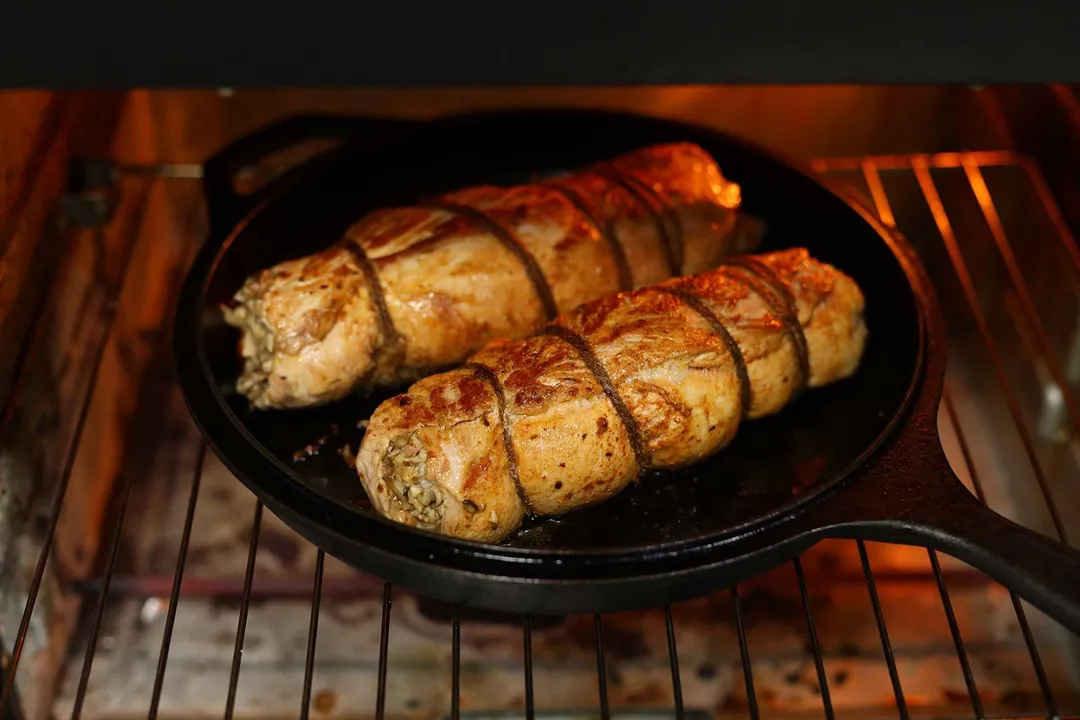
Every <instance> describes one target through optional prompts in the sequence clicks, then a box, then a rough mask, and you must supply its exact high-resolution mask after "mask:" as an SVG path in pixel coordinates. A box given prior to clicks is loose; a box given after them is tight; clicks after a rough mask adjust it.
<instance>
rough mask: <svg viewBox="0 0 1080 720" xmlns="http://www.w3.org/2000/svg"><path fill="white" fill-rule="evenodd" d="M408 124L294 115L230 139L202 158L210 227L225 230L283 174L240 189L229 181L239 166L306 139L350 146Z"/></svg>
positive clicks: (380, 138)
mask: <svg viewBox="0 0 1080 720" xmlns="http://www.w3.org/2000/svg"><path fill="white" fill-rule="evenodd" d="M412 124H413V122H412V121H409V120H398V119H393V118H376V117H362V116H347V115H296V116H293V117H289V118H285V119H284V120H280V121H278V122H276V123H274V124H272V125H268V126H266V127H264V128H262V129H260V130H257V131H255V132H253V133H251V134H250V135H246V136H244V137H242V138H240V139H239V140H236V141H235V142H233V143H232V144H230V145H227V146H226V147H225V148H223V149H222V150H221V151H219V152H218V153H216V154H214V155H213V156H212V157H210V158H209V159H208V160H206V162H204V163H203V192H204V194H205V195H206V207H207V215H208V218H209V221H210V228H211V232H229V231H230V230H231V229H232V227H233V226H234V225H236V223H238V222H239V221H240V220H242V219H243V218H244V216H245V215H247V214H248V212H250V211H251V209H252V208H254V207H255V206H256V205H257V204H258V203H259V202H260V201H261V200H262V199H263V198H264V197H266V196H267V195H269V194H270V192H271V190H272V188H274V187H275V186H277V185H278V184H279V183H281V182H282V181H283V179H284V176H281V177H277V178H275V179H273V180H271V181H270V182H268V183H267V184H266V185H264V186H263V187H261V188H259V189H257V190H255V191H254V192H252V193H249V194H245V193H241V192H239V191H238V190H237V188H236V183H235V180H236V177H237V174H238V173H239V172H240V171H242V170H244V169H245V168H249V167H252V166H256V165H258V164H259V163H260V162H261V161H265V160H267V159H268V158H270V157H271V156H273V155H275V154H276V153H279V152H281V151H284V150H287V149H289V148H291V147H294V146H297V145H299V144H300V143H303V142H306V141H310V140H336V141H338V145H339V146H340V145H346V144H348V145H350V146H354V145H356V144H358V143H359V142H361V141H369V142H371V143H378V142H382V141H384V140H385V139H386V138H387V137H388V136H390V135H393V134H395V133H396V132H397V131H400V130H402V129H404V128H406V127H409V126H411V125H412ZM304 165H305V163H301V164H300V166H299V167H301V168H302V167H304ZM292 170H293V169H290V170H289V171H288V172H289V173H291V172H292Z"/></svg>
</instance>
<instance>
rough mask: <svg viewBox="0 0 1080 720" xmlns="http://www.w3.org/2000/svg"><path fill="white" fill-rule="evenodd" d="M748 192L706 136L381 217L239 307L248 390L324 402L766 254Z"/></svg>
mask: <svg viewBox="0 0 1080 720" xmlns="http://www.w3.org/2000/svg"><path fill="white" fill-rule="evenodd" d="M739 205H740V189H739V186H738V185H737V184H735V183H732V182H729V181H727V180H725V179H724V177H723V176H722V175H721V173H720V169H719V168H718V167H717V165H716V163H715V161H714V160H713V159H712V158H711V157H709V155H708V154H707V153H706V152H705V151H704V150H702V149H701V148H699V147H697V146H696V145H691V144H686V143H678V144H669V145H659V146H654V147H649V148H646V149H643V150H639V151H636V152H633V153H629V154H627V155H624V156H621V157H618V158H616V159H614V160H612V161H608V162H604V163H599V164H597V165H594V166H591V167H589V168H586V169H583V170H580V171H578V172H575V173H573V174H570V175H568V176H565V177H562V178H559V179H555V180H548V181H543V182H539V183H537V184H534V185H526V186H519V187H511V188H498V187H475V188H470V189H466V190H462V191H459V192H454V193H450V194H448V195H444V196H442V197H439V198H437V199H435V200H429V201H424V202H420V203H418V204H417V205H416V206H413V207H398V208H390V209H384V210H378V211H375V212H372V213H370V214H368V215H366V216H365V217H363V218H362V219H361V220H360V221H359V222H357V223H356V224H355V225H354V226H352V227H351V228H350V229H349V230H348V231H347V233H346V237H345V238H344V240H343V241H342V242H341V243H338V244H336V245H335V246H333V247H331V248H329V249H327V250H325V251H323V252H320V253H317V254H315V255H310V256H307V257H302V258H299V259H296V260H289V261H286V262H283V263H280V264H278V265H276V266H274V267H271V268H269V269H267V270H263V271H261V272H259V273H256V274H255V275H253V276H251V277H249V278H248V279H247V281H246V282H245V283H244V284H243V286H242V287H241V288H240V289H239V291H238V292H237V293H236V295H235V297H234V299H233V302H232V303H231V304H230V306H229V307H227V308H224V314H225V319H226V321H227V322H228V323H229V324H231V325H234V326H236V327H237V328H239V329H240V331H241V337H240V343H239V344H240V353H241V355H242V356H243V359H244V367H243V371H242V374H241V375H240V377H239V379H238V381H237V390H238V391H239V392H241V393H242V394H244V395H246V396H247V397H248V398H249V399H250V401H251V403H252V405H253V406H255V407H257V408H294V407H305V406H313V405H319V404H323V403H326V402H330V401H333V400H337V399H339V398H342V397H344V396H345V395H347V394H349V393H351V392H353V391H354V390H357V389H364V388H371V387H375V386H381V385H393V384H396V383H400V382H403V381H411V380H415V379H416V378H418V377H422V376H423V375H425V374H428V373H430V372H432V371H435V370H437V369H444V368H446V367H452V366H455V365H457V364H459V363H461V362H462V361H463V360H464V359H465V358H466V357H468V355H470V354H471V353H473V352H475V351H476V350H478V349H480V348H481V347H483V346H484V345H485V344H486V343H487V342H489V341H491V340H493V339H496V338H518V337H524V336H526V335H528V334H529V333H531V332H533V331H534V330H536V329H537V328H539V327H540V326H541V325H543V324H544V323H545V322H547V321H549V320H551V319H552V318H553V317H554V316H555V315H556V314H558V313H559V312H564V311H566V310H569V309H571V308H573V307H576V306H577V305H579V304H581V303H583V302H586V301H588V300H592V299H594V298H598V297H602V296H604V295H607V294H610V293H614V292H617V291H620V290H629V289H632V288H636V287H642V286H645V285H650V284H653V283H656V282H659V281H661V280H664V279H666V278H669V277H673V276H679V275H686V274H692V273H695V272H699V271H701V270H704V269H707V268H711V267H715V266H716V265H717V264H719V263H720V262H721V261H722V260H724V259H725V258H726V257H728V256H731V255H734V254H738V253H740V252H748V251H751V250H752V249H753V248H754V247H755V246H756V244H757V240H758V236H759V234H760V231H761V228H760V225H759V224H758V223H754V222H753V221H749V220H748V221H747V222H738V221H739V217H738V215H739V213H738V208H739Z"/></svg>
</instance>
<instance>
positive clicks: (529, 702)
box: [521, 615, 536, 720]
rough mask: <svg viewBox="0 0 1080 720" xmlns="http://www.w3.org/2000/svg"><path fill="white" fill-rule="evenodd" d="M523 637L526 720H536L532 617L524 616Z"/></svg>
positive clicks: (522, 622) (522, 624) (522, 623)
mask: <svg viewBox="0 0 1080 720" xmlns="http://www.w3.org/2000/svg"><path fill="white" fill-rule="evenodd" d="M521 635H522V637H521V640H522V649H523V651H524V654H525V720H534V719H535V718H536V704H535V702H536V701H535V698H534V697H533V652H532V616H530V615H523V616H522V618H521Z"/></svg>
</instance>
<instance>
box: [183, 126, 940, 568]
mask: <svg viewBox="0 0 1080 720" xmlns="http://www.w3.org/2000/svg"><path fill="white" fill-rule="evenodd" d="M680 140H688V141H693V142H697V143H699V144H700V145H702V146H703V147H704V148H705V149H706V150H708V151H709V152H710V153H711V154H712V155H713V156H714V157H715V158H716V159H717V161H718V162H719V164H720V167H721V169H722V171H723V172H724V174H725V175H726V176H728V177H729V178H731V179H733V180H735V181H736V182H738V183H740V184H741V185H742V188H743V199H744V208H745V210H746V211H747V212H750V213H752V214H754V215H756V216H758V217H760V218H762V219H764V220H765V221H766V222H767V223H768V226H769V231H768V234H767V237H766V242H765V246H764V247H763V250H764V251H768V250H773V249H780V248H785V247H792V246H804V247H807V248H808V249H809V250H810V252H811V253H812V254H813V256H814V257H816V258H818V259H820V260H824V261H826V262H830V263H832V264H834V265H836V266H837V267H839V268H840V269H842V270H844V271H845V272H847V273H848V274H850V275H851V276H852V277H854V278H855V280H856V281H857V282H858V283H859V284H860V286H861V287H862V289H863V291H864V293H865V295H866V301H867V323H868V326H869V329H870V339H869V343H868V345H867V348H866V354H865V356H864V359H863V362H862V364H861V366H860V369H859V371H858V372H857V373H856V375H855V376H853V377H852V378H850V379H848V380H846V381H843V382H840V383H837V384H835V385H833V386H829V387H826V388H820V389H816V390H810V391H807V392H806V393H805V394H804V395H803V396H802V397H801V398H799V399H798V400H797V401H796V402H794V403H793V404H792V405H790V406H788V407H787V408H786V409H785V410H784V411H783V412H782V413H780V414H778V415H776V416H774V417H771V418H767V419H762V420H757V421H753V422H748V423H746V424H744V425H743V427H742V428H741V429H740V431H739V434H738V436H737V437H736V439H735V440H734V442H733V443H732V444H731V445H730V446H729V447H728V448H726V449H724V450H723V451H722V452H720V453H718V454H717V455H715V456H714V457H712V458H710V459H708V460H706V461H704V462H702V463H700V464H698V465H696V466H694V467H690V468H687V469H684V470H680V471H676V472H654V473H650V474H649V475H647V476H646V477H645V478H643V479H642V481H641V482H640V483H638V484H637V485H635V486H632V487H629V488H627V489H626V490H625V491H624V492H623V493H621V494H620V495H618V496H617V497H615V498H613V499H612V500H610V501H608V502H606V503H604V504H602V505H598V506H596V507H592V508H586V509H583V510H579V511H575V512H572V513H569V514H567V515H564V516H561V517H559V518H552V519H540V520H531V521H528V522H527V523H526V525H525V526H524V527H523V528H522V530H521V531H520V532H519V533H518V534H517V535H515V536H513V537H512V538H510V539H509V540H507V541H506V544H507V545H509V546H514V547H534V548H544V549H548V550H584V549H597V550H605V551H618V550H620V549H627V550H629V549H632V548H640V547H642V546H647V545H655V544H657V543H668V542H679V541H687V540H694V539H698V538H702V537H704V536H713V537H715V536H722V535H724V534H733V533H737V532H739V531H742V530H745V529H746V528H747V527H748V526H750V525H752V524H753V523H755V522H760V521H762V520H763V519H765V518H767V517H768V516H771V515H773V514H775V513H777V512H781V511H784V510H786V509H788V508H791V507H793V506H795V505H797V504H798V503H799V502H800V501H801V500H802V499H803V498H806V497H807V496H809V495H811V494H813V493H815V492H816V491H818V490H820V489H822V488H824V487H826V486H827V485H829V484H830V483H833V482H835V481H836V480H837V479H838V478H839V477H840V475H841V474H842V473H843V472H844V471H846V470H847V469H849V468H850V466H851V465H852V464H853V463H854V462H855V461H856V460H857V459H858V458H859V457H860V456H861V455H863V454H864V453H865V451H866V450H867V449H868V448H870V447H872V446H873V445H874V444H875V443H876V442H877V441H878V439H879V438H880V437H881V436H882V435H883V433H885V432H886V431H887V428H888V425H889V423H890V422H891V420H892V419H893V418H894V417H895V416H896V415H897V414H898V413H899V412H900V411H901V410H902V408H903V403H904V398H905V396H906V394H907V391H908V389H909V387H910V385H911V383H912V382H913V378H914V376H915V374H916V372H917V368H918V358H917V348H918V347H919V332H920V329H919V322H918V313H919V310H918V302H917V299H916V298H915V296H914V294H913V291H912V289H911V286H910V285H909V283H908V280H907V277H906V275H905V274H904V272H903V270H902V268H901V266H900V264H899V262H898V261H897V259H896V258H895V256H894V255H893V253H892V251H891V249H890V248H889V246H888V245H887V244H886V243H885V242H884V241H883V240H882V238H881V237H880V236H879V235H878V234H877V232H876V231H875V230H874V229H873V228H872V227H871V226H870V225H868V224H867V223H866V222H865V221H864V220H863V219H862V218H861V217H860V216H859V215H858V213H856V212H855V211H854V210H852V209H851V208H850V207H849V206H848V205H847V204H846V203H845V202H844V201H842V200H840V199H838V198H837V197H836V196H834V195H832V194H831V193H829V192H828V191H827V190H825V189H824V188H823V187H821V186H820V185H818V184H817V183H815V182H814V181H813V180H811V179H809V178H807V177H805V176H803V175H801V174H800V173H798V172H795V171H793V170H791V169H789V168H788V167H786V166H785V165H783V164H781V163H779V162H777V161H774V160H772V159H770V158H767V157H763V156H762V155H761V154H760V153H758V152H757V151H755V150H754V149H752V148H748V147H746V146H744V145H742V144H741V143H738V142H736V141H733V140H731V139H729V138H727V137H725V136H722V135H718V134H716V133H714V132H711V131H708V130H704V129H701V128H695V127H690V126H685V125H681V124H674V123H668V122H664V121H659V120H651V119H644V118H638V117H627V116H613V115H609V114H593V113H572V112H567V113H559V112H535V113H518V114H503V115H496V116H488V117H485V116H477V117H473V118H465V119H453V120H447V121H442V122H438V123H433V124H430V125H427V126H423V127H422V128H421V129H419V130H418V131H416V132H415V134H413V135H410V136H409V139H408V141H407V142H405V143H403V144H398V145H395V146H394V147H390V148H384V149H382V150H380V151H378V152H364V153H362V154H361V153H353V154H348V153H343V154H342V155H341V156H340V157H339V158H338V159H336V160H335V161H334V162H332V163H331V164H329V165H328V166H326V167H323V168H320V169H319V170H318V171H317V172H316V173H313V174H310V175H308V176H306V177H304V178H303V181H302V182H298V183H296V184H295V185H293V186H291V187H290V188H288V189H287V190H286V191H285V192H283V193H282V194H281V195H279V196H278V197H276V198H275V199H274V200H273V201H272V202H270V203H268V204H267V205H266V206H265V207H264V208H262V209H261V210H260V211H258V212H257V213H256V214H254V215H253V216H252V217H251V218H250V219H249V222H248V223H247V224H246V226H245V227H244V229H243V230H242V231H240V232H239V233H237V234H236V235H235V236H234V237H233V240H232V242H231V243H229V245H228V247H227V250H225V251H223V252H221V254H220V255H219V257H218V261H217V263H215V265H214V269H213V271H212V273H211V276H210V277H209V278H208V280H207V283H206V285H205V294H204V297H203V310H204V311H203V312H202V316H201V317H202V320H201V326H200V328H199V333H201V336H200V337H199V338H197V340H196V341H197V342H202V343H203V344H204V348H205V353H206V357H207V360H208V364H209V368H210V372H211V374H212V376H213V377H211V378H208V382H211V383H213V384H214V385H216V386H217V387H218V388H221V389H222V391H223V393H224V396H225V398H226V402H227V403H228V404H229V406H230V408H231V410H232V412H233V413H234V414H235V416H236V417H237V418H238V419H239V421H240V422H241V423H242V424H243V426H244V428H245V429H246V430H247V432H248V433H250V435H251V436H253V437H254V438H255V439H256V441H257V442H258V444H259V445H261V451H262V452H263V453H264V454H265V455H268V456H274V457H276V458H277V459H279V460H280V461H281V462H283V463H284V464H285V465H287V466H289V467H290V468H291V469H292V471H293V474H294V475H295V478H294V481H296V482H302V483H305V484H307V485H309V486H310V487H311V488H313V489H315V490H316V491H317V492H319V493H321V494H322V495H324V496H326V497H327V498H330V499H332V500H335V501H337V502H340V503H343V504H346V505H348V506H350V507H353V508H355V512H357V513H368V514H370V512H371V511H370V510H369V506H368V502H367V498H366V496H365V495H364V491H363V489H362V487H361V486H360V483H359V481H358V479H357V478H356V475H355V471H354V470H353V469H352V467H351V466H349V465H348V464H346V462H345V461H344V460H343V459H342V456H341V454H340V453H339V450H340V449H341V448H342V447H344V446H346V445H348V446H350V447H351V449H353V450H355V449H356V448H357V447H358V445H359V442H360V440H361V438H362V436H363V430H362V429H361V428H360V427H359V426H358V421H360V420H362V419H364V418H367V417H369V416H370V415H371V413H372V411H373V410H374V408H375V406H376V405H377V404H378V403H379V402H380V401H381V400H383V399H385V398H386V397H388V396H389V395H391V394H393V393H392V392H385V393H381V394H379V395H375V396H372V397H369V398H366V399H360V398H354V399H349V400H346V401H342V402H339V403H336V404H334V405H331V406H327V407H323V408H317V409H311V410H300V411H280V412H279V411H270V412H267V411H252V410H249V409H248V407H247V403H246V401H245V400H244V398H242V397H240V396H238V395H237V394H235V393H234V392H231V390H230V389H231V388H232V385H233V382H234V381H235V378H236V377H237V375H238V373H239V369H240V367H239V363H238V361H237V358H236V350H235V349H236V335H235V331H233V330H232V329H231V328H228V327H227V326H225V325H224V323H223V322H222V320H221V317H220V312H218V311H217V310H216V308H217V306H218V304H219V303H221V302H223V301H225V300H227V299H228V298H229V297H230V296H231V294H232V293H233V292H234V291H235V289H236V288H237V287H239V285H240V283H241V282H242V280H243V278H244V277H246V276H247V275H248V274H250V273H252V272H254V271H256V270H258V269H261V268H264V267H268V266H270V265H272V264H274V263H276V262H279V261H281V260H283V259H286V258H290V257H297V256H302V255H305V254H308V253H311V252H314V251H317V250H319V249H321V248H324V247H325V246H327V245H329V244H330V243H332V242H334V241H335V240H337V239H338V238H339V237H340V235H341V233H342V231H343V230H344V229H345V228H346V227H347V226H348V225H349V224H350V223H351V222H352V221H354V220H355V219H357V218H358V217H360V216H361V215H362V214H363V213H364V212H366V211H368V210H371V209H374V208H377V207H382V206H387V205H393V204H404V203H408V202H410V201H412V200H416V199H418V198H420V197H423V196H428V195H431V194H434V193H438V192H441V191H446V190H451V189H455V188H460V187H465V186H468V185H472V184H481V183H491V184H509V183H516V182H526V181H528V180H530V179H533V178H535V177H536V176H542V175H549V174H554V173H558V172H560V171H563V170H565V169H571V168H574V167H577V166H580V165H582V164H585V163H588V162H590V161H594V160H598V159H603V158H606V157H610V156H612V155H614V154H617V153H619V152H624V151H627V150H631V149H634V148H637V147H641V146H643V145H647V144H650V143H655V142H664V141H680ZM268 464H269V463H268ZM251 472H253V473H254V472H258V469H257V468H252V469H251ZM267 472H270V470H269V469H268V470H267Z"/></svg>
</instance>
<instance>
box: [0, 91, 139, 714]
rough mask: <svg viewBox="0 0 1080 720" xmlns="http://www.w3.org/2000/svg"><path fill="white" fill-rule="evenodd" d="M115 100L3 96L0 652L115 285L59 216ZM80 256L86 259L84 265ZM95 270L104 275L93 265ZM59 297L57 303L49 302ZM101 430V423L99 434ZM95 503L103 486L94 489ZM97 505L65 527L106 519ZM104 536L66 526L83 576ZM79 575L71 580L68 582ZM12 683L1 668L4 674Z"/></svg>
mask: <svg viewBox="0 0 1080 720" xmlns="http://www.w3.org/2000/svg"><path fill="white" fill-rule="evenodd" d="M124 100H125V96H124V94H123V93H93V94H90V93H53V92H37V91H22V92H3V93H0V348H2V350H0V404H2V406H3V411H2V414H0V549H2V550H0V552H2V555H0V643H2V644H3V650H4V652H5V653H7V652H10V651H11V650H12V648H11V647H10V645H9V644H8V643H10V642H12V641H14V638H15V637H16V636H17V634H18V633H17V631H18V627H19V624H20V621H21V618H22V613H23V608H24V606H25V600H26V596H27V593H28V591H29V588H30V586H31V581H32V578H33V576H34V573H35V566H36V564H37V562H38V558H39V556H40V550H41V547H42V542H43V538H44V537H45V536H46V534H47V528H48V525H49V513H50V509H51V505H52V498H53V497H54V494H55V492H56V490H57V487H58V485H59V484H60V482H61V479H62V477H63V476H64V474H65V473H64V465H65V464H66V463H65V459H66V457H67V451H68V448H69V446H70V444H71V440H72V438H73V437H74V435H75V425H76V423H77V418H76V417H75V414H74V413H72V412H71V411H70V408H73V407H77V406H78V402H79V399H80V398H81V397H83V396H84V395H85V393H86V392H87V390H88V388H89V370H90V366H91V364H92V362H93V358H94V356H95V348H94V342H93V339H94V336H95V329H96V328H98V327H99V326H100V321H101V319H102V318H101V317H100V313H95V312H93V310H94V309H95V307H100V305H101V302H102V301H103V298H104V296H105V294H106V293H107V288H106V285H107V284H108V283H109V282H110V277H111V274H110V272H109V271H108V270H107V268H106V267H105V266H106V264H107V258H108V255H109V252H108V251H109V249H110V248H109V242H108V240H107V238H104V237H102V238H101V242H99V243H97V244H91V245H87V244H86V243H81V245H82V248H83V250H84V251H85V250H87V249H89V250H90V251H91V254H90V255H87V254H86V252H82V253H75V254H73V252H72V250H73V249H74V246H76V245H78V244H80V243H79V242H78V241H79V240H80V233H79V232H78V231H77V230H76V229H75V228H74V227H73V226H72V224H71V223H70V222H69V221H68V219H67V218H66V217H65V214H64V213H63V211H62V208H63V206H64V202H65V201H64V195H65V192H66V189H67V185H68V161H69V158H70V157H72V156H73V155H106V154H108V152H109V151H110V145H111V140H112V136H113V130H114V128H115V126H116V124H117V122H118V120H119V117H120V114H121V112H122V111H123V106H124ZM80 255H81V257H80ZM95 261H100V262H95ZM56 287H63V288H64V292H62V293H59V294H57V293H50V289H51V288H56ZM107 426H109V422H108V421H107V420H104V421H102V427H103V429H104V428H105V427H107ZM89 485H92V486H95V487H97V488H98V490H99V492H100V494H101V496H102V497H104V496H106V495H107V494H108V492H109V485H108V482H107V481H106V482H96V481H95V482H93V483H89ZM101 514H102V511H101V503H100V502H99V503H97V504H96V505H94V504H86V503H80V505H78V506H75V507H74V509H73V511H72V512H69V513H68V516H69V518H68V519H69V520H70V519H71V518H73V517H75V516H83V517H84V518H86V517H94V516H95V515H97V516H100V515H101ZM99 531H100V522H94V521H91V522H78V523H74V524H73V523H70V522H67V523H64V522H62V523H61V524H60V526H59V528H58V532H57V540H56V544H57V546H60V545H63V546H65V547H70V548H73V549H74V548H77V549H79V550H80V552H81V553H85V558H84V560H83V562H82V564H81V568H82V571H83V572H85V570H86V568H88V567H89V562H90V561H91V560H92V559H93V554H94V551H95V548H96V545H97V539H98V535H99ZM71 570H72V571H78V570H79V568H71ZM61 572H64V569H63V568H62V567H61V564H60V563H57V562H53V563H51V564H50V565H49V566H47V568H46V571H45V575H44V578H43V582H42V584H41V595H40V597H39V600H38V603H37V609H36V612H35V613H34V615H33V618H32V621H31V623H30V625H29V632H28V633H27V636H26V642H25V645H24V647H23V649H22V650H23V652H22V655H21V659H20V660H21V671H20V678H19V683H18V688H19V691H20V693H21V700H22V703H23V705H24V708H25V709H26V710H28V711H30V712H31V713H34V712H35V711H36V710H37V709H41V710H42V711H44V709H46V708H47V707H48V702H49V699H50V692H51V687H52V685H53V682H54V680H55V677H56V673H57V668H58V667H59V664H60V661H61V659H62V654H63V651H64V648H65V646H66V643H67V639H68V637H69V634H70V632H71V628H72V627H73V626H74V620H75V614H76V612H77V610H78V604H77V603H76V602H75V601H74V600H72V599H71V597H70V596H66V595H65V594H64V593H62V592H57V590H58V588H59V583H58V577H59V576H60V574H61ZM4 668H5V672H6V668H7V662H5V663H4Z"/></svg>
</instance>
